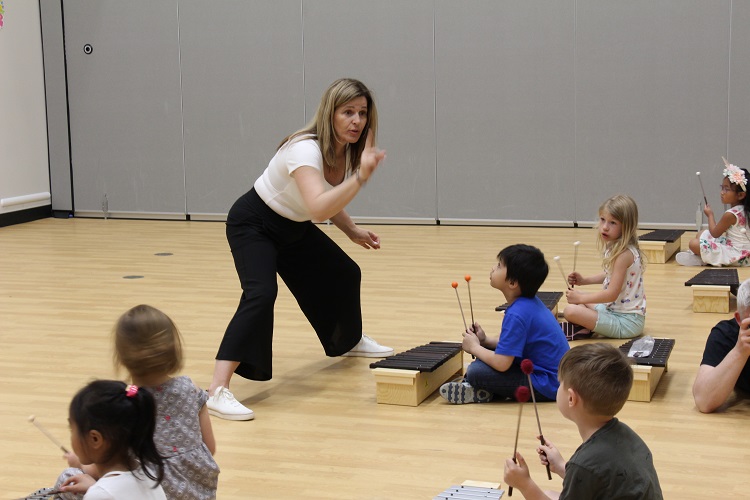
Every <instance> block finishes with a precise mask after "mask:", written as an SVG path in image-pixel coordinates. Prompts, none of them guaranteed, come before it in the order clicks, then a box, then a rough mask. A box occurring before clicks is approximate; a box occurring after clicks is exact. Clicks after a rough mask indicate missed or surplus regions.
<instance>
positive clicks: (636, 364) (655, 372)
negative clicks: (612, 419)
mask: <svg viewBox="0 0 750 500" xmlns="http://www.w3.org/2000/svg"><path fill="white" fill-rule="evenodd" d="M636 340H637V339H633V340H630V341H628V342H625V343H624V344H622V345H621V346H620V351H622V353H623V354H624V355H626V356H627V355H628V352H630V348H631V347H632V346H633V343H634V342H635V341H636ZM674 342H675V341H674V339H661V338H658V339H657V338H655V339H654V347H653V349H651V354H650V355H648V356H645V357H633V358H628V359H629V360H631V361H632V362H633V386H632V387H631V388H630V395H629V396H628V401H646V402H648V401H651V397H652V396H653V395H654V391H656V386H657V385H659V381H660V380H661V377H662V375H664V373H665V372H666V371H667V363H668V362H669V355H670V354H672V348H673V347H674Z"/></svg>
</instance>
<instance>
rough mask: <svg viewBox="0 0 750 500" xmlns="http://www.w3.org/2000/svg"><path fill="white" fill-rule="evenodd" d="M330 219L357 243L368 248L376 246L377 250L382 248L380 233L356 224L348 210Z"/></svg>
mask: <svg viewBox="0 0 750 500" xmlns="http://www.w3.org/2000/svg"><path fill="white" fill-rule="evenodd" d="M330 220H331V222H333V224H334V225H335V226H336V227H337V228H339V229H341V231H342V232H343V233H344V234H345V235H347V236H348V237H349V239H350V240H352V241H353V242H354V243H356V244H357V245H359V246H361V247H364V248H367V249H368V250H369V249H370V248H374V249H375V250H377V249H378V248H380V238H379V237H378V235H377V234H375V233H373V232H372V231H368V230H367V229H363V228H361V227H359V226H358V225H356V224H355V223H354V221H353V220H352V218H351V217H349V214H347V213H346V210H342V211H341V212H339V213H337V214H336V215H334V216H333V217H331V219H330Z"/></svg>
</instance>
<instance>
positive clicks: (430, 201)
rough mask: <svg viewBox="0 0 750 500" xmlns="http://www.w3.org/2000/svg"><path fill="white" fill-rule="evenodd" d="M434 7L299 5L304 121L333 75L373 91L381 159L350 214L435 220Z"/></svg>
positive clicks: (390, 0) (382, 0) (316, 1)
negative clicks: (383, 152) (302, 31)
mask: <svg viewBox="0 0 750 500" xmlns="http://www.w3.org/2000/svg"><path fill="white" fill-rule="evenodd" d="M432 6H433V1H432V0H413V1H409V2H403V1H402V0H379V1H377V2H372V1H370V0H349V1H341V0H309V1H308V0H305V1H304V2H303V17H304V27H305V38H304V43H305V106H306V110H307V112H306V113H307V116H308V117H310V116H311V115H312V113H314V112H315V109H316V108H317V106H318V102H319V101H320V96H321V94H322V93H323V91H324V90H325V88H326V87H327V86H328V85H329V84H330V83H331V82H332V81H333V80H335V79H337V78H340V77H353V78H357V79H360V80H362V81H363V82H364V83H365V85H367V86H368V87H369V88H370V89H371V90H372V91H373V92H374V93H375V99H376V104H377V106H378V114H379V132H378V145H379V146H381V147H382V148H384V149H385V150H386V151H387V154H388V157H387V158H386V160H385V162H384V164H382V165H381V166H380V168H379V169H378V171H377V172H376V173H375V176H374V178H373V179H372V181H371V182H370V183H369V184H368V185H367V188H366V189H363V190H362V191H361V192H360V193H359V194H358V195H357V198H356V199H355V200H354V201H353V202H352V203H351V204H350V205H349V208H348V209H347V211H348V212H349V213H350V214H351V215H352V216H358V215H364V216H370V217H375V218H379V217H397V218H407V219H413V218H416V219H419V218H426V219H428V220H431V221H434V220H435V217H436V211H435V204H436V202H435V193H436V190H435V132H434V130H435V129H434V108H435V96H434V74H433V53H432V47H433V41H432V37H433V14H432V12H433V7H432Z"/></svg>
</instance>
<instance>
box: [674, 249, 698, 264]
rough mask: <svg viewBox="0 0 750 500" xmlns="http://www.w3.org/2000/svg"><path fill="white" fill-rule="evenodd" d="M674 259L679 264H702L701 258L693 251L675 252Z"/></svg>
mask: <svg viewBox="0 0 750 500" xmlns="http://www.w3.org/2000/svg"><path fill="white" fill-rule="evenodd" d="M674 260H676V261H677V263H678V264H679V265H681V266H702V265H704V264H703V259H701V257H700V255H695V254H694V253H693V252H677V255H675V258H674Z"/></svg>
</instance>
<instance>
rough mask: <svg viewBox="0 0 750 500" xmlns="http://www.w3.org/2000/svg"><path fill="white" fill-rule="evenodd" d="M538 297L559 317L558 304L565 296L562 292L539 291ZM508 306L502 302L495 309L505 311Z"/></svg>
mask: <svg viewBox="0 0 750 500" xmlns="http://www.w3.org/2000/svg"><path fill="white" fill-rule="evenodd" d="M536 296H537V297H539V300H541V301H542V303H544V305H545V306H547V309H549V310H550V311H552V314H554V315H555V317H557V314H558V311H557V305H558V303H559V302H560V299H561V298H562V296H563V293H562V292H537V294H536ZM507 308H508V304H507V303H505V304H502V305H499V306H497V307H496V308H495V311H505V310H506V309H507Z"/></svg>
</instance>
